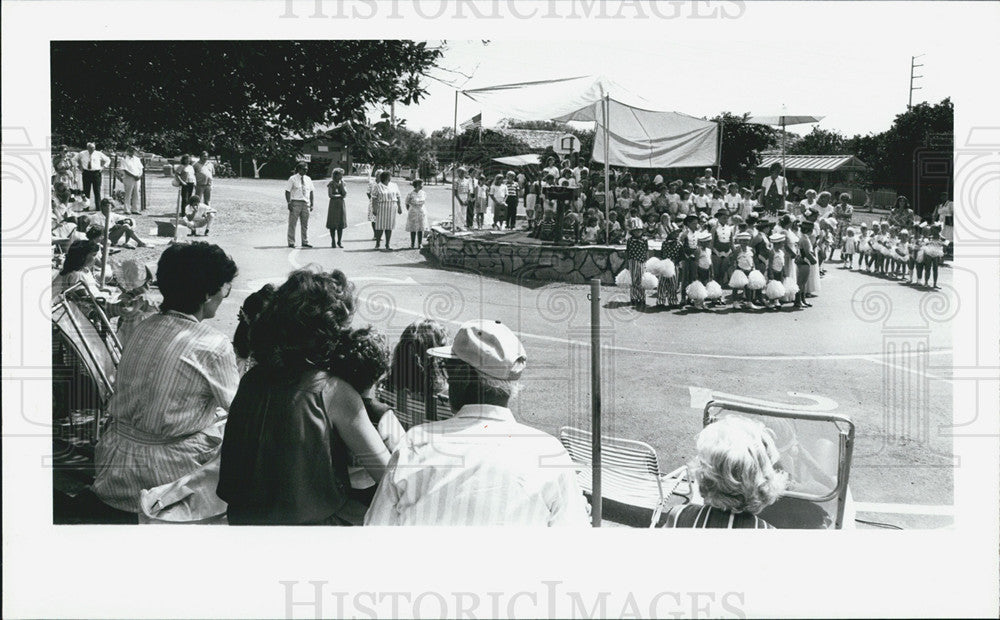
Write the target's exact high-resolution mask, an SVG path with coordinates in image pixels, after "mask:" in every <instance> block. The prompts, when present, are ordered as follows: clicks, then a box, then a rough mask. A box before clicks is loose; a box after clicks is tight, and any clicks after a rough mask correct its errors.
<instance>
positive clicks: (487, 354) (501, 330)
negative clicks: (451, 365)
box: [427, 319, 527, 381]
mask: <svg viewBox="0 0 1000 620" xmlns="http://www.w3.org/2000/svg"><path fill="white" fill-rule="evenodd" d="M427 354H428V355H432V356H434V357H442V358H446V359H458V360H462V361H463V362H465V363H466V364H468V365H469V366H472V367H473V368H475V369H476V370H477V371H479V372H481V373H483V374H484V375H487V376H489V377H493V378H494V379H502V380H504V381H513V380H515V379H517V378H519V377H520V376H521V372H523V371H524V366H525V363H526V361H527V355H526V354H525V352H524V347H523V346H521V341H520V340H518V338H517V335H515V334H514V332H512V331H511V330H510V328H508V327H507V326H506V325H504V324H503V323H501V322H500V321H487V320H485V319H476V320H473V321H466V322H465V323H463V324H462V326H461V327H459V328H458V333H457V334H455V339H454V341H453V342H452V344H451V346H444V347H434V348H432V349H428V350H427Z"/></svg>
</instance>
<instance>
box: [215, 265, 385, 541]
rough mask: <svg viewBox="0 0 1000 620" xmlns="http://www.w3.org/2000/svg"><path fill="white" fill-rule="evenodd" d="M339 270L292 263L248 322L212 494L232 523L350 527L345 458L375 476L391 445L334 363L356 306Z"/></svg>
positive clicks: (353, 520)
mask: <svg viewBox="0 0 1000 620" xmlns="http://www.w3.org/2000/svg"><path fill="white" fill-rule="evenodd" d="M354 291H355V289H354V285H353V284H352V283H351V282H350V281H348V279H347V276H345V275H344V274H343V272H341V271H339V270H337V271H334V272H332V273H324V272H321V271H317V270H314V269H309V268H307V269H299V270H298V271H294V272H292V274H291V275H290V276H289V277H288V280H287V281H286V282H285V283H284V284H282V285H281V286H280V287H279V288H278V290H277V291H276V293H275V295H274V298H273V299H272V300H271V301H270V303H268V304H267V305H265V306H264V309H263V311H262V312H261V313H260V316H258V317H257V320H256V321H255V322H254V323H253V329H251V330H250V349H251V352H252V355H253V359H254V361H255V362H256V365H255V366H254V367H253V368H251V369H250V370H248V371H247V374H246V375H244V377H243V380H242V381H241V382H240V386H239V390H238V391H237V392H236V396H235V398H234V399H233V405H232V407H231V408H230V413H229V421H228V423H227V428H226V435H225V438H224V440H223V443H222V463H221V467H220V471H219V487H218V495H219V497H220V498H222V499H223V500H225V501H226V502H227V503H228V504H229V507H228V510H227V513H226V514H227V516H228V519H229V523H230V524H231V525H267V524H271V525H309V524H316V525H355V524H359V523H360V522H361V520H362V518H363V515H364V511H365V506H364V505H363V504H362V503H360V502H359V501H357V500H356V499H354V498H352V497H351V496H350V495H349V489H350V488H351V484H350V476H349V474H348V467H349V466H350V464H351V460H352V458H354V459H357V461H358V462H360V463H361V465H362V466H363V467H364V468H365V470H366V471H367V472H368V474H369V475H370V476H371V478H372V479H373V480H380V479H381V478H382V474H383V472H384V470H385V466H386V464H387V463H388V462H389V451H388V450H387V449H386V447H385V443H384V442H383V441H382V439H381V437H379V434H378V432H377V431H376V429H375V427H374V426H373V425H372V424H371V422H370V421H369V417H368V413H367V411H366V410H365V404H364V401H363V400H362V397H361V395H360V394H359V393H358V391H357V390H356V389H355V388H354V387H352V386H351V384H350V383H348V381H347V380H346V379H344V378H343V377H345V376H349V373H350V372H351V370H350V369H349V368H346V367H345V366H344V362H343V361H342V357H341V356H342V347H343V342H344V338H345V336H346V335H347V334H348V333H349V331H350V324H351V321H352V319H353V317H354V310H355V304H356V298H355V292H354Z"/></svg>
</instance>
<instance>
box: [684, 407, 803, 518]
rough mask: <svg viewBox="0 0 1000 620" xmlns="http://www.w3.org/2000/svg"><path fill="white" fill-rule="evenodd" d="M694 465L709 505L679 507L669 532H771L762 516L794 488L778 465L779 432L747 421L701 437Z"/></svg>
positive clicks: (731, 419) (723, 422)
mask: <svg viewBox="0 0 1000 620" xmlns="http://www.w3.org/2000/svg"><path fill="white" fill-rule="evenodd" d="M697 451H698V456H697V457H696V458H695V461H694V463H693V464H692V465H691V469H692V473H693V475H694V478H695V481H696V482H697V483H698V490H699V492H700V493H701V498H702V502H703V505H697V504H686V505H680V506H674V507H673V508H672V509H670V511H669V512H667V514H666V517H667V522H666V527H684V528H688V527H698V528H702V527H713V528H716V527H717V528H751V529H754V528H756V529H761V528H764V529H771V527H772V526H771V525H770V524H768V523H767V522H766V521H764V520H763V519H761V518H760V517H758V516H757V514H758V513H759V512H760V511H761V510H763V509H764V508H766V507H768V506H770V505H771V504H773V503H774V502H775V501H777V499H778V497H779V496H780V495H781V493H782V491H784V490H785V488H786V486H787V484H788V475H787V474H786V473H785V472H783V471H779V470H778V469H777V468H776V467H775V465H776V464H777V462H778V459H779V458H780V455H779V453H778V449H777V447H776V444H775V440H774V435H773V433H772V432H771V431H770V430H768V429H767V428H766V427H765V426H764V425H763V424H761V423H760V422H758V421H756V420H751V419H749V418H745V417H743V416H738V415H728V416H725V417H723V418H721V419H719V420H717V421H716V422H713V423H712V424H709V425H708V426H706V427H705V428H704V429H702V431H701V433H699V434H698V442H697Z"/></svg>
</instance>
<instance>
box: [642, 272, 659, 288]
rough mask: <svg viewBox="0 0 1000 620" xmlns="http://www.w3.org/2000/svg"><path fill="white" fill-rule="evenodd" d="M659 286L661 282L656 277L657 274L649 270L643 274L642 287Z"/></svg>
mask: <svg viewBox="0 0 1000 620" xmlns="http://www.w3.org/2000/svg"><path fill="white" fill-rule="evenodd" d="M658 286H660V282H659V280H657V279H656V276H654V275H653V274H651V273H649V272H647V273H644V274H642V288H644V289H655V288H656V287H658Z"/></svg>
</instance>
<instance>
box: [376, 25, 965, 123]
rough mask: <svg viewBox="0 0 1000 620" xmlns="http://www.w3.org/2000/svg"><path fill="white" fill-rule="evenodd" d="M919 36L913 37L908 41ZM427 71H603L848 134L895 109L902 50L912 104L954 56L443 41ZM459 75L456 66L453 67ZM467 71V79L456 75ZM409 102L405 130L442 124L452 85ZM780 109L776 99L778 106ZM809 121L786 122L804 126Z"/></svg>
mask: <svg viewBox="0 0 1000 620" xmlns="http://www.w3.org/2000/svg"><path fill="white" fill-rule="evenodd" d="M918 43H919V44H918ZM446 45H447V49H446V52H445V55H444V57H443V58H442V59H441V62H440V63H439V64H440V66H441V67H442V69H438V70H435V71H433V72H432V75H434V76H435V77H437V78H439V79H441V80H444V81H448V82H452V83H454V84H456V86H457V87H458V88H477V87H483V86H491V85H494V84H504V83H511V82H523V81H531V80H543V79H551V78H558V77H572V76H578V75H590V74H594V75H597V74H603V75H605V76H607V77H608V78H611V79H612V80H614V81H615V82H617V83H619V84H621V85H622V86H624V87H626V88H629V89H630V90H632V91H633V92H635V93H637V94H639V95H641V96H643V97H645V98H646V99H648V100H650V101H653V102H656V103H658V104H660V105H663V106H666V109H672V110H675V111H678V112H683V113H686V114H690V115H692V116H697V117H703V116H705V117H712V116H714V115H716V114H718V113H719V112H722V111H729V112H734V113H743V112H750V113H751V114H767V115H773V114H779V113H781V112H780V111H781V110H782V109H785V110H787V112H786V113H787V114H810V115H818V116H825V118H824V119H823V121H821V122H820V123H819V124H818V126H820V127H822V128H824V129H835V130H837V131H840V132H842V133H844V134H846V135H848V136H852V135H854V134H867V133H870V132H876V133H877V132H881V131H884V130H886V129H888V128H889V126H890V125H891V124H892V121H893V119H894V117H895V116H896V115H897V114H899V113H901V112H903V111H905V109H906V104H907V95H908V92H909V79H910V78H909V75H910V56H911V55H916V54H921V53H923V54H925V55H924V56H923V57H921V58H920V59H918V60H917V61H916V62H917V64H923V65H924V66H923V67H919V68H918V69H917V71H916V72H915V73H916V74H917V75H922V76H923V77H922V78H920V79H918V80H917V81H916V82H915V84H914V85H916V86H920V87H921V89H920V90H916V91H915V92H914V103H919V102H921V101H929V102H934V103H937V102H939V101H941V100H942V99H944V98H945V97H948V96H949V95H951V92H950V90H949V84H950V79H949V65H950V63H953V62H963V59H962V58H961V57H960V56H959V55H957V54H954V53H951V52H949V50H948V49H947V48H946V47H944V46H942V49H937V46H935V45H933V43H930V42H928V41H927V40H926V39H924V40H923V41H922V42H914V44H901V45H881V46H879V50H878V52H877V53H873V50H871V49H870V48H866V49H862V48H855V47H852V46H850V45H848V44H844V45H842V46H837V45H815V44H807V43H803V44H802V45H798V44H795V43H794V42H793V43H792V44H791V45H787V44H786V45H782V44H780V43H762V42H761V41H759V40H755V39H752V38H746V39H742V40H741V39H735V40H734V39H713V40H709V41H705V42H700V41H672V42H669V43H668V42H663V41H654V40H623V39H607V40H600V41H593V40H588V41H580V40H576V41H573V40H560V41H549V40H534V41H525V40H514V39H508V40H503V39H500V40H492V41H490V42H489V43H488V44H485V45H484V43H483V42H482V41H478V40H477V41H448V42H447V44H446ZM455 72H459V73H455ZM466 76H471V77H466ZM426 82H427V87H428V91H429V94H428V96H427V98H425V99H424V100H422V101H421V102H420V103H419V104H417V105H414V106H409V107H401V106H397V110H396V113H397V115H398V116H399V117H401V118H404V119H406V121H407V126H409V127H410V128H411V129H415V130H416V129H424V130H426V131H427V132H430V131H432V130H434V129H438V128H441V127H444V126H451V125H452V121H453V114H454V97H455V95H454V93H455V88H454V87H451V86H448V85H446V84H443V83H441V82H440V81H437V80H434V79H431V80H427V81H426ZM782 106H785V107H784V108H783V107H782ZM479 112H482V114H483V122H484V124H485V125H486V126H487V127H489V126H491V125H493V124H495V123H496V122H497V121H498V120H500V118H502V117H503V116H504V115H503V114H502V112H501V111H498V110H491V109H485V108H481V107H480V105H479V104H478V103H476V102H474V101H471V100H469V99H467V98H465V97H462V96H460V97H459V109H458V122H459V123H461V122H462V121H464V120H467V119H468V118H470V117H471V116H473V115H474V114H476V113H479ZM811 127H812V126H811V125H802V126H798V127H791V128H789V130H790V131H795V132H798V133H808V131H810V129H811Z"/></svg>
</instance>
